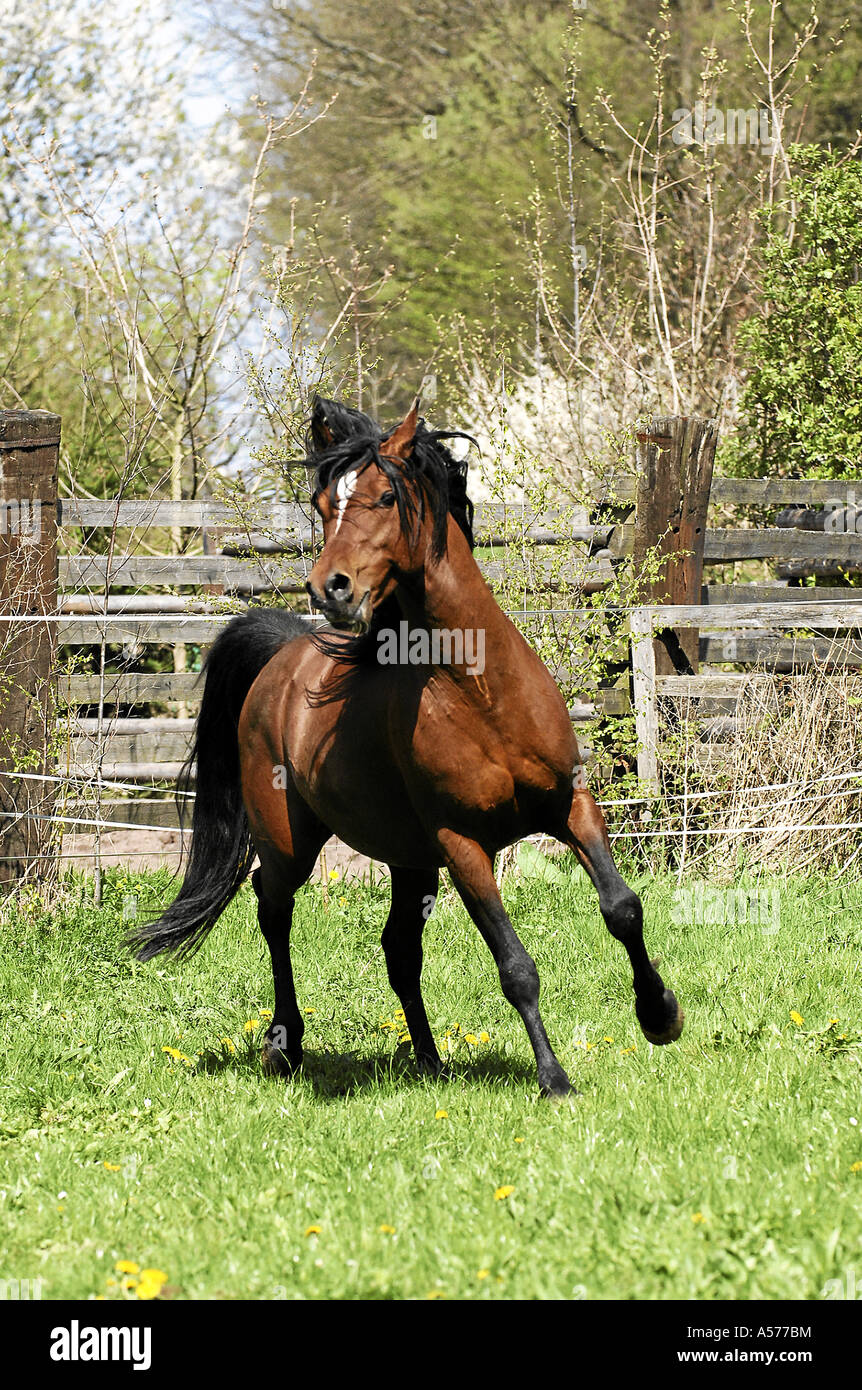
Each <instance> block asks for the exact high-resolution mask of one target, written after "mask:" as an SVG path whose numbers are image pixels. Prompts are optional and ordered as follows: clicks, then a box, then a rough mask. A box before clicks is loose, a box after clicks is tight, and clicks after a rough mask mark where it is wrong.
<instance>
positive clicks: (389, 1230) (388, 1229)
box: [380, 1226, 395, 1236]
mask: <svg viewBox="0 0 862 1390" xmlns="http://www.w3.org/2000/svg"><path fill="white" fill-rule="evenodd" d="M380 1231H381V1234H382V1235H384V1236H394V1234H395V1227H394V1226H381V1227H380Z"/></svg>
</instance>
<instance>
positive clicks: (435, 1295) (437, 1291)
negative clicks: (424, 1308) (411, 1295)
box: [425, 1289, 446, 1299]
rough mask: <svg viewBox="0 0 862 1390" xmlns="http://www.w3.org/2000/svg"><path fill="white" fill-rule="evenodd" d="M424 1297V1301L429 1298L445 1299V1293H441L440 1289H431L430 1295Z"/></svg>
mask: <svg viewBox="0 0 862 1390" xmlns="http://www.w3.org/2000/svg"><path fill="white" fill-rule="evenodd" d="M425 1297H426V1299H429V1298H445V1297H446V1295H445V1293H444V1292H443V1290H442V1289H432V1290H431V1292H430V1293H426V1295H425Z"/></svg>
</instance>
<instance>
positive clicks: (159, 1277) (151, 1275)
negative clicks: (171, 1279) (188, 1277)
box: [137, 1269, 168, 1299]
mask: <svg viewBox="0 0 862 1390" xmlns="http://www.w3.org/2000/svg"><path fill="white" fill-rule="evenodd" d="M167 1282H168V1276H167V1275H166V1274H165V1272H164V1270H161V1269H142V1270H141V1280H140V1283H139V1284H138V1288H137V1295H138V1298H143V1299H150V1298H158V1296H159V1294H160V1293H161V1291H162V1289H163V1288H164V1286H165V1284H166V1283H167Z"/></svg>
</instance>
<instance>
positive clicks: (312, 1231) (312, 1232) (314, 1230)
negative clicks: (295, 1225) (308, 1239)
mask: <svg viewBox="0 0 862 1390" xmlns="http://www.w3.org/2000/svg"><path fill="white" fill-rule="evenodd" d="M320 1229H321V1228H320V1227H319V1226H306V1228H305V1234H306V1235H307V1236H319V1235H320Z"/></svg>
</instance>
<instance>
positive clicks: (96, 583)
mask: <svg viewBox="0 0 862 1390" xmlns="http://www.w3.org/2000/svg"><path fill="white" fill-rule="evenodd" d="M59 428H60V422H59V420H58V418H57V417H56V416H53V415H49V414H47V413H44V412H0V506H2V523H3V524H2V528H0V629H2V631H0V643H2V650H3V652H4V657H3V673H4V676H5V677H6V678H7V689H6V690H5V691H4V692H2V700H3V708H2V711H0V735H2V738H3V742H2V745H0V802H2V805H0V814H2V816H3V825H4V826H5V829H4V830H3V832H2V836H0V840H2V845H3V848H2V865H3V866H5V867H0V879H15V878H17V877H20V876H21V874H22V872H23V871H24V870H23V867H22V866H24V865H25V864H26V863H28V862H32V861H33V860H34V859H37V857H38V853H39V850H38V843H39V842H40V841H39V836H38V834H37V835H36V838H35V839H34V829H33V827H34V826H35V827H36V830H37V831H38V829H39V827H40V826H45V825H47V824H49V823H51V824H56V823H58V820H57V818H58V817H59V818H60V820H59V823H60V824H68V825H69V826H73V825H75V824H76V823H81V828H82V829H86V828H88V826H92V828H93V829H96V828H98V827H110V826H112V825H140V826H152V827H157V826H175V825H176V824H177V813H176V808H175V805H174V802H173V800H172V798H170V797H169V796H168V795H166V794H165V788H166V787H167V786H168V784H170V783H171V782H172V781H173V779H174V778H175V776H176V774H177V772H178V770H179V767H180V765H181V764H182V762H183V761H184V760H185V758H186V756H187V754H188V749H189V746H190V739H191V732H192V728H193V724H194V709H195V707H196V705H197V702H198V700H199V696H200V688H199V684H198V676H197V674H196V673H195V672H193V671H188V670H183V669H181V668H182V665H183V662H182V661H181V660H176V661H175V662H174V663H173V664H174V665H175V667H177V668H179V669H174V670H173V671H165V670H146V669H140V668H141V667H142V666H144V665H145V664H146V661H145V660H142V658H146V657H147V655H148V654H149V655H150V656H151V655H152V653H153V650H154V649H156V648H164V647H166V646H168V647H170V648H172V649H173V650H174V651H179V652H181V651H183V650H184V648H185V646H187V645H189V644H194V645H195V646H203V647H206V645H208V644H209V643H210V642H211V641H212V640H213V638H214V637H215V635H216V634H217V632H218V631H219V630H220V629H221V627H222V626H223V625H224V624H225V623H226V622H227V621H229V617H230V613H229V612H227V611H225V609H226V608H227V607H228V606H229V605H228V604H227V603H226V600H230V599H232V600H235V601H236V603H243V602H246V601H248V599H249V598H250V597H252V596H253V595H260V594H275V595H283V596H284V597H285V599H286V600H287V601H291V600H293V601H294V602H295V600H296V598H297V597H298V596H300V595H302V594H303V593H304V589H305V582H306V578H307V575H308V573H309V571H310V569H311V566H312V564H313V561H314V555H315V553H316V548H317V546H318V544H319V540H320V528H319V522H317V521H316V519H315V518H314V516H313V515H312V514H311V512H310V510H309V509H308V508H305V507H302V506H300V505H298V504H295V503H285V502H278V503H272V502H267V501H263V500H260V499H256V498H254V497H247V498H242V499H237V500H236V501H229V502H225V501H215V500H212V499H197V500H194V501H183V502H174V501H167V500H164V499H161V498H153V499H111V500H106V501H93V500H90V499H84V498H58V497H57V449H58V442H59ZM714 451H715V429H714V426H713V425H712V424H711V422H708V421H692V420H674V419H670V420H657V421H654V422H652V424H651V426H650V427H649V429H647V430H645V431H642V432H641V433H640V434H639V436H638V442H637V450H636V459H635V472H634V473H633V474H631V475H627V476H625V477H617V478H614V479H611V480H605V481H604V482H603V483H602V485H601V487H600V488H599V489H597V493H596V496H595V497H594V499H593V503H594V505H593V509H592V512H591V513H590V516H589V518H588V519H587V520H586V521H584V520H583V519H581V520H580V522H579V523H578V524H573V523H572V519H571V514H570V513H566V512H564V511H562V510H560V511H553V510H552V511H549V512H547V513H544V514H537V515H530V514H524V513H523V512H521V511H520V510H519V509H518V508H511V507H503V506H500V505H496V504H480V505H478V506H477V509H476V537H477V543H478V548H477V558H478V560H479V564H480V567H481V568H482V570H483V572H484V574H485V576H486V578H487V579H488V581H489V582H490V583H491V585H492V587H494V586H497V587H499V585H500V584H501V583H502V581H503V580H504V578H505V576H506V573H507V572H508V567H509V566H510V564H511V559H512V546H513V545H514V546H515V547H516V548H515V551H514V555H515V557H516V560H517V563H519V564H520V563H522V562H523V563H524V564H525V566H526V569H527V570H528V571H529V586H528V587H529V591H530V603H529V608H530V610H531V613H532V615H533V616H535V615H536V614H542V613H544V612H547V611H548V610H549V609H551V610H552V609H553V602H554V595H556V594H559V593H561V592H562V593H565V594H570V593H571V592H572V590H573V588H574V590H576V591H577V592H578V593H580V594H583V595H589V594H594V593H601V592H604V591H607V590H608V589H609V587H610V586H611V585H612V584H614V582H615V576H617V575H618V574H619V572H620V568H621V566H623V565H624V563H625V562H626V561H627V560H628V559H629V557H632V556H634V557H636V558H637V557H638V556H639V555H643V554H644V553H645V552H646V551H648V550H649V549H650V548H653V550H654V551H655V552H656V553H658V555H659V557H660V560H661V564H660V566H659V569H658V572H657V575H656V577H655V579H654V582H653V585H652V589H651V592H650V593H649V594H648V597H649V598H650V600H651V602H650V603H648V604H647V605H645V606H644V605H636V606H631V605H627V604H625V602H623V601H622V600H620V598H619V595H617V597H616V603H617V606H616V607H615V608H614V610H613V611H612V612H610V610H609V616H613V615H614V614H615V615H616V617H617V618H618V626H619V628H620V630H623V631H624V630H625V624H626V623H628V624H629V629H630V635H631V663H630V672H628V673H624V674H623V676H622V677H621V679H620V681H618V683H617V686H616V688H614V689H602V690H595V691H591V692H584V698H582V699H580V700H576V701H573V702H572V706H571V714H572V718H573V720H574V721H575V723H576V724H578V725H582V724H583V723H584V722H586V721H587V720H590V719H593V718H594V717H595V716H596V714H597V713H598V714H603V715H605V716H606V717H607V718H608V719H611V718H613V717H615V716H616V715H619V714H622V713H624V712H625V711H626V710H628V709H630V708H631V705H630V701H632V702H633V704H634V708H635V712H636V716H637V727H638V736H639V740H640V743H641V752H640V756H639V761H638V771H639V774H640V776H641V778H642V781H643V785H644V789H645V790H650V789H653V788H654V787H655V786H656V783H657V777H658V763H657V757H658V723H657V714H656V709H657V699H658V697H659V696H682V695H688V696H689V697H691V696H695V697H697V696H711V697H714V698H724V699H732V698H733V695H734V691H735V690H736V689H738V687H739V684H740V677H741V676H742V673H740V672H738V671H737V672H736V673H732V672H730V673H729V672H727V671H721V670H716V669H715V668H716V667H724V666H727V665H734V666H736V667H746V666H751V665H757V666H758V667H761V668H763V669H766V670H770V669H772V670H783V669H789V670H801V669H804V668H805V667H806V665H808V664H810V662H811V661H813V660H816V659H817V658H818V657H822V656H823V654H824V652H825V651H826V650H827V649H828V646H829V641H828V639H823V638H817V637H807V638H804V639H799V638H796V639H793V638H789V637H787V636H785V635H784V634H786V633H789V632H792V631H794V630H798V629H808V630H811V631H813V632H816V633H828V632H830V631H834V630H835V629H838V628H840V629H851V628H852V629H855V628H856V627H862V607H860V605H859V603H858V601H854V600H856V596H857V594H858V592H859V591H857V590H854V589H853V588H848V587H839V586H830V587H828V588H826V587H818V589H817V590H816V599H817V600H818V602H817V604H816V605H815V604H813V603H812V602H811V599H812V598H813V597H814V596H815V595H814V594H812V591H811V590H808V589H800V588H799V587H796V585H797V584H798V582H799V579H800V577H801V576H802V575H804V574H805V572H806V570H809V569H812V568H817V567H819V569H820V572H821V574H824V573H827V572H828V573H829V574H833V573H835V572H840V571H841V570H842V569H844V568H845V567H846V569H847V571H848V572H851V571H853V570H855V569H862V535H860V534H858V533H857V532H856V531H855V529H854V530H852V531H850V530H840V529H837V528H836V527H832V528H831V529H830V527H829V525H828V524H827V526H826V527H825V529H824V527H823V526H820V529H813V526H814V525H820V523H819V522H817V521H816V520H815V522H813V523H812V522H811V521H810V520H809V525H811V526H812V529H799V517H800V515H801V516H802V517H803V518H805V517H806V516H808V517H809V518H810V517H811V516H815V517H822V510H821V509H822V508H823V506H824V505H825V504H826V503H837V502H840V501H841V498H842V496H843V495H844V494H845V493H846V494H847V495H852V494H853V490H855V489H858V490H859V493H860V496H862V482H859V483H853V482H848V483H841V484H838V483H835V482H833V481H807V480H805V481H787V480H783V479H772V478H769V479H725V478H717V479H715V480H714V481H713V479H712V459H713V455H714ZM28 506H29V511H28V510H27V507H28ZM34 508H36V510H37V512H38V516H39V525H38V527H36V526H33V525H32V524H31V523H32V520H33V516H34ZM741 508H744V509H751V508H760V509H767V508H768V509H777V508H784V509H785V514H784V515H782V516H780V517H779V519H780V520H781V521H782V524H781V525H772V524H769V525H763V524H753V523H752V522H751V521H750V520H745V521H744V522H743V524H737V525H734V526H710V525H709V524H708V521H709V519H710V518H709V515H708V509H709V511H711V513H712V515H713V516H714V515H715V513H716V511H720V512H721V514H722V517H723V519H726V516H727V513H728V512H731V511H733V510H734V509H741ZM787 508H795V509H796V511H794V512H792V513H791V514H789V515H790V520H789V521H788V519H787V517H788V514H787V512H786V509H787ZM800 509H807V510H800ZM22 516H24V517H25V519H26V520H27V521H28V524H29V530H28V526H25V525H23V524H22V520H21V518H22ZM770 519H771V518H770ZM177 528H181V530H182V532H183V533H184V544H185V549H184V553H182V554H165V553H161V554H158V553H156V554H153V553H146V551H147V549H150V550H152V549H154V548H159V547H160V548H162V549H165V548H166V547H167V545H168V543H169V540H170V533H171V531H172V530H173V531H175V530H176V529H177ZM193 536H196V537H197V544H196V545H195V544H193V543H192V537H193ZM561 554H565V555H566V556H567V557H568V558H567V562H566V563H567V569H566V572H565V573H564V574H562V575H561V571H560V556H561ZM507 556H508V558H507ZM525 557H526V558H525ZM756 560H767V561H772V562H774V563H777V565H778V567H779V568H778V573H777V574H776V577H775V578H770V579H769V580H765V581H762V582H720V583H709V582H706V583H705V582H704V579H705V578H708V575H709V571H710V570H711V569H714V567H715V566H718V565H721V566H727V565H729V564H737V563H745V562H750V561H756ZM782 566H783V567H784V569H783V570H782V569H781V567H782ZM825 566H830V567H831V568H830V569H828V571H827V570H826V569H825V568H824V567H825ZM135 590H146V591H147V592H146V593H140V592H134V591H135ZM165 590H168V591H169V592H164V591H165ZM154 591H161V592H154ZM565 614H566V619H567V622H568V623H569V625H570V627H572V626H573V627H577V624H578V622H579V620H580V619H581V618H583V619H584V620H586V619H587V618H589V617H590V615H589V614H587V613H581V612H579V610H578V607H577V605H574V606H573V607H572V608H567V609H565ZM528 616H529V614H528V611H527V603H526V600H525V604H524V610H523V613H522V614H521V618H522V620H526V619H527V617H528ZM594 616H595V614H594V613H593V614H592V617H593V618H594ZM309 621H313V620H312V619H311V618H309ZM818 644H819V645H818ZM61 648H62V649H64V650H65V651H66V652H67V653H70V652H71V653H74V652H76V651H77V652H82V653H83V652H86V651H87V649H89V653H88V655H89V656H90V657H91V658H92V656H93V655H94V654H95V658H96V660H95V663H93V661H92V659H91V660H90V666H91V668H92V669H88V670H86V671H84V670H81V671H74V670H73V671H72V672H71V673H64V674H59V673H58V669H57V654H58V652H59V650H60V649H61ZM842 660H844V661H845V662H849V663H851V664H854V665H858V666H862V644H860V645H854V646H851V647H850V648H848V649H847V650H846V651H845V653H844V655H843V657H842ZM149 664H151V665H155V664H156V663H155V662H154V661H150V663H149ZM161 664H162V665H163V664H164V662H163V661H162V662H161ZM132 667H137V668H138V669H130V668H132ZM151 706H156V707H159V706H167V707H168V711H169V712H168V713H166V714H158V715H154V714H153V713H152V711H151V709H150V708H149V707H151ZM142 707H145V709H146V712H143V711H142ZM55 725H56V728H57V729H58V731H59V732H58V735H57V737H56V739H55V740H54V743H53V746H51V747H49V748H48V751H47V754H46V753H45V751H44V748H45V741H44V739H42V741H41V742H40V739H39V737H37V734H39V733H40V731H41V733H44V731H45V729H46V728H48V727H49V726H50V727H55ZM37 749H40V750H42V751H40V752H38V754H37V752H36V750H37ZM22 750H23V751H24V752H25V753H26V752H27V751H28V750H29V751H30V752H31V753H32V754H33V756H32V757H31V760H30V763H29V765H28V767H27V768H26V770H22V766H21V753H22ZM58 787H59V788H60V795H59V797H58Z"/></svg>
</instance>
